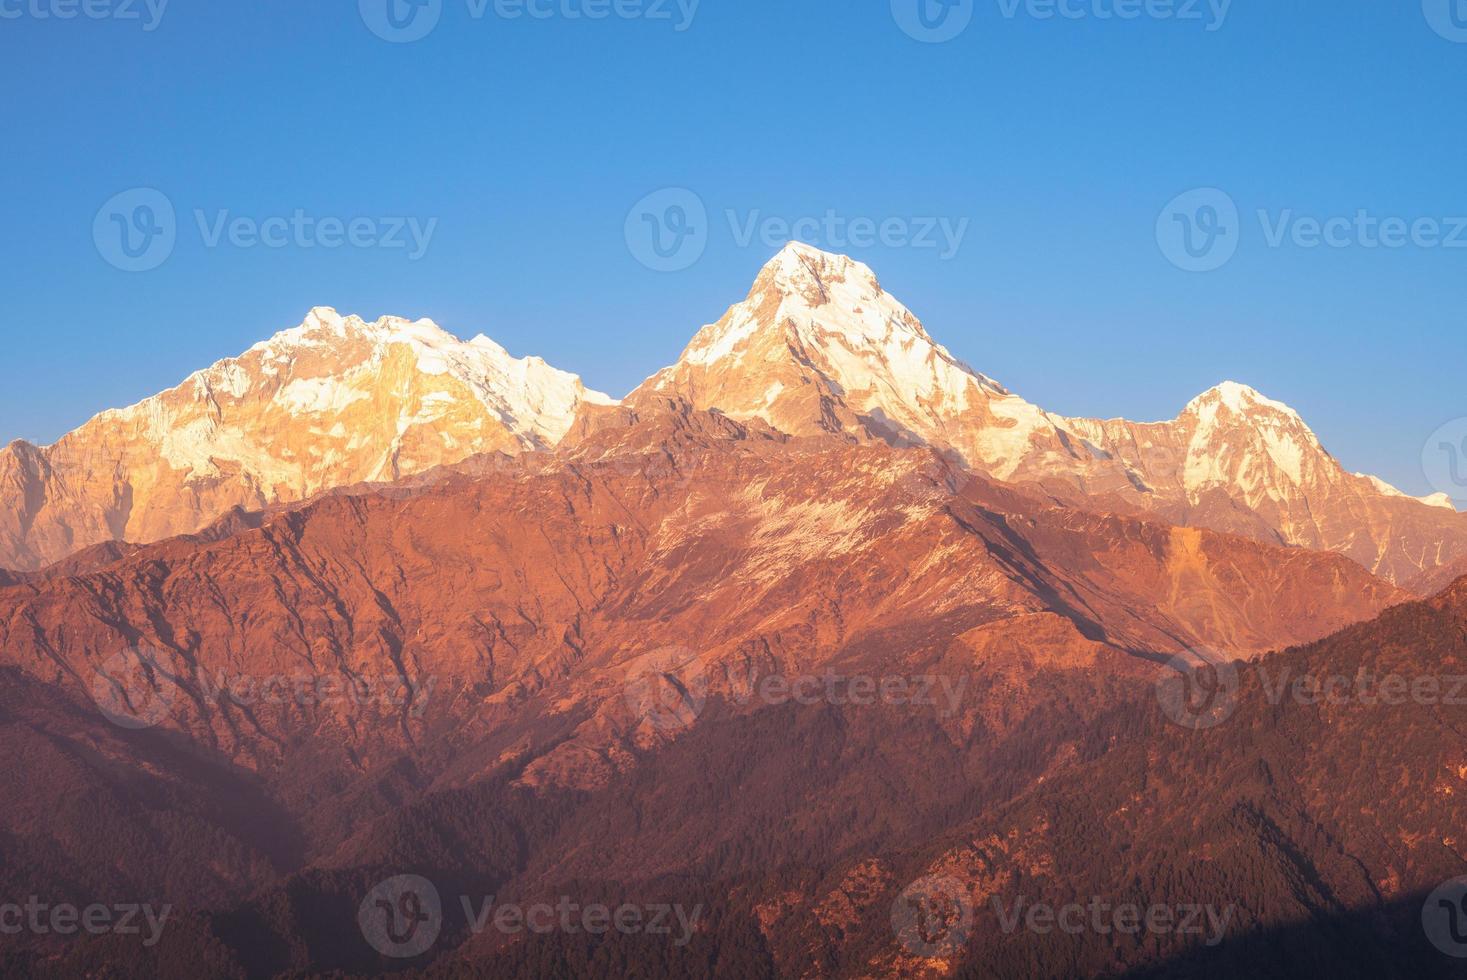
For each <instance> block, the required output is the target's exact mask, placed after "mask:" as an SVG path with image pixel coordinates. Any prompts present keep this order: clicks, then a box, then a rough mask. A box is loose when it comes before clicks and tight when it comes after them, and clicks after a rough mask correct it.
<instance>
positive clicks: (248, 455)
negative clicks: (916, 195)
mask: <svg viewBox="0 0 1467 980" xmlns="http://www.w3.org/2000/svg"><path fill="white" fill-rule="evenodd" d="M669 399H671V400H674V401H676V400H681V401H685V402H686V403H687V404H688V405H689V406H691V407H692V408H694V409H698V410H716V411H720V412H723V413H725V414H727V415H729V416H730V417H732V418H735V419H739V420H743V421H748V420H751V419H755V418H758V419H761V420H763V421H764V422H767V423H768V424H770V425H772V426H773V427H774V428H776V429H779V430H781V431H785V432H789V433H791V434H794V435H811V434H820V433H824V434H840V435H842V436H844V437H846V438H850V439H855V440H857V441H860V440H865V439H877V440H880V441H884V442H887V443H890V444H892V445H895V446H910V445H924V444H925V445H931V446H934V447H937V448H939V449H944V450H951V451H954V452H957V453H958V454H959V455H960V456H961V458H962V459H963V461H964V462H965V463H966V465H968V466H969V467H971V468H972V469H973V470H974V471H975V472H979V473H982V474H984V475H986V476H988V477H991V478H994V479H999V480H1003V481H1008V482H1014V483H1018V484H1026V485H1032V486H1034V487H1036V488H1038V489H1039V490H1041V491H1042V492H1044V493H1047V494H1049V495H1051V496H1053V497H1055V498H1056V499H1060V500H1064V501H1067V502H1070V503H1073V504H1077V505H1083V506H1085V507H1088V508H1089V509H1101V510H1110V511H1114V512H1116V513H1133V514H1151V515H1154V516H1156V517H1159V518H1161V519H1162V520H1165V521H1168V522H1170V523H1174V524H1178V525H1182V526H1198V527H1208V528H1211V529H1214V530H1219V531H1223V532H1225V533H1231V534H1241V535H1245V536H1249V537H1254V538H1256V539H1258V540H1262V541H1267V542H1271V543H1276V544H1285V545H1294V546H1301V547H1307V548H1312V549H1315V550H1328V551H1338V552H1340V553H1343V554H1345V555H1347V556H1348V557H1350V558H1352V559H1353V560H1355V561H1356V562H1358V563H1359V564H1361V565H1364V566H1365V567H1366V568H1367V569H1369V570H1370V571H1372V572H1374V573H1376V574H1379V575H1381V576H1382V577H1384V578H1386V579H1388V580H1390V581H1392V582H1394V583H1396V584H1407V583H1411V582H1434V581H1435V580H1434V579H1432V578H1431V573H1432V572H1433V571H1434V570H1435V569H1437V568H1440V567H1442V566H1450V565H1452V564H1453V563H1455V562H1458V561H1461V560H1463V559H1464V558H1467V517H1464V516H1463V515H1459V514H1457V513H1456V511H1455V510H1454V509H1452V508H1451V507H1450V501H1446V500H1444V499H1443V498H1441V497H1440V496H1436V497H1431V498H1422V499H1418V498H1414V497H1410V496H1408V495H1406V494H1404V493H1403V492H1401V491H1400V490H1397V489H1396V488H1395V487H1392V486H1390V485H1389V484H1388V483H1386V482H1385V481H1383V480H1380V479H1379V478H1376V477H1372V476H1368V475H1364V474H1354V473H1348V472H1346V471H1345V470H1344V469H1343V468H1342V467H1341V466H1340V465H1339V463H1338V462H1337V461H1336V460H1335V458H1334V457H1333V456H1332V455H1331V454H1330V453H1329V452H1328V450H1327V449H1325V447H1324V446H1323V445H1322V444H1321V442H1320V440H1319V439H1318V437H1317V436H1316V435H1315V434H1314V432H1313V431H1312V430H1311V429H1310V428H1309V426H1308V425H1307V423H1305V421H1304V420H1303V418H1302V417H1301V416H1300V415H1299V413H1298V412H1296V411H1295V410H1294V409H1292V408H1290V407H1289V406H1288V405H1286V404H1284V403H1282V402H1278V401H1275V400H1273V399H1271V398H1268V397H1267V396H1265V395H1263V394H1261V393H1260V392H1258V391H1257V390H1256V389H1254V388H1252V387H1249V386H1247V385H1244V384H1240V383H1238V382H1234V381H1225V382H1223V383H1221V384H1219V385H1217V386H1214V387H1213V388H1211V389H1208V390H1207V391H1206V392H1203V393H1202V394H1200V395H1198V396H1197V397H1195V398H1193V399H1192V400H1191V401H1190V402H1188V403H1187V405H1186V406H1184V407H1183V409H1182V410H1181V411H1180V412H1179V413H1178V415H1177V416H1176V417H1175V418H1173V419H1170V420H1164V421H1158V422H1132V421H1129V420H1126V419H1093V418H1082V417H1067V416H1062V415H1057V414H1054V413H1050V412H1047V411H1045V410H1044V409H1042V408H1040V407H1039V406H1037V405H1034V404H1032V403H1030V402H1028V401H1026V400H1025V399H1023V398H1022V397H1020V396H1019V395H1017V394H1015V393H1013V392H1012V391H1010V390H1009V389H1007V388H1005V387H1004V386H1003V385H1002V384H1000V383H999V382H998V381H996V380H994V379H993V378H991V377H989V376H987V375H985V374H983V373H981V372H979V371H976V370H975V369H973V368H972V367H970V366H969V365H968V364H967V363H966V362H964V361H963V360H961V359H959V358H958V357H956V356H954V355H953V354H952V353H951V352H950V351H949V350H948V349H947V348H946V347H944V346H943V345H941V344H940V343H938V342H937V341H936V340H935V339H933V337H932V336H931V335H930V334H929V333H928V332H927V330H926V328H925V327H924V326H923V324H922V323H921V321H920V320H918V318H917V317H916V316H915V315H914V314H913V313H912V312H911V311H910V310H909V309H907V307H905V306H904V305H902V304H901V303H900V301H898V300H897V299H896V298H895V297H893V296H892V295H891V294H890V293H888V292H887V291H886V290H885V289H884V288H883V287H882V286H881V284H880V282H879V280H878V279H877V277H876V274H875V273H874V272H873V271H872V270H871V268H870V267H869V266H867V265H865V264H864V263H861V262H858V261H856V260H855V259H852V258H850V257H848V256H842V255H834V254H831V253H828V252H824V251H821V250H820V249H817V248H814V247H813V246H808V245H804V244H801V243H798V242H792V243H790V244H789V245H787V246H786V247H785V248H783V249H781V250H780V251H779V252H778V253H777V254H776V255H775V256H774V257H773V258H772V259H770V260H769V262H767V263H766V264H765V265H764V267H763V268H762V269H761V270H760V272H759V274H758V275H757V276H756V278H755V280H754V283H753V284H752V286H751V287H750V290H749V292H748V294H747V296H746V297H745V299H744V300H743V301H741V302H739V303H736V304H734V305H733V306H731V307H730V308H729V309H728V311H727V312H726V313H725V314H724V316H723V317H722V318H720V319H719V320H718V321H715V322H714V323H711V324H708V325H706V326H704V327H703V328H701V329H700V330H699V331H697V333H696V334H695V335H694V337H693V338H692V339H691V340H690V342H689V344H688V345H687V347H686V348H685V349H684V351H683V352H682V354H681V356H680V357H679V358H678V360H677V361H676V362H674V363H673V364H672V365H669V366H667V367H665V368H663V369H661V370H659V371H658V372H656V373H654V374H653V375H652V376H650V377H649V378H648V379H647V380H646V381H644V382H643V383H642V384H641V385H639V386H638V387H637V388H636V389H634V390H633V391H632V392H631V393H630V394H629V395H628V396H627V397H626V398H625V399H623V400H621V401H618V400H617V399H613V398H610V397H608V396H606V395H603V394H601V393H599V392H595V391H592V390H590V389H587V388H586V387H585V385H584V384H583V383H582V381H581V380H580V379H579V378H578V377H576V376H574V375H570V374H567V373H566V372H562V371H558V370H557V369H555V368H552V367H550V366H549V365H547V364H545V362H544V361H543V360H541V359H539V358H536V357H525V358H519V359H516V358H513V357H511V356H510V355H509V354H508V353H507V352H506V351H505V350H504V348H503V347H501V346H500V345H499V344H497V343H495V342H494V341H492V340H490V339H489V338H488V337H486V336H484V335H483V334H479V335H478V336H476V337H474V338H473V339H471V340H468V341H463V340H460V339H458V338H457V337H455V336H453V335H452V334H449V333H448V332H447V331H444V330H443V329H442V328H441V327H439V326H438V325H437V324H435V323H433V322H432V321H431V320H413V321H409V320H406V319H403V318H399V317H382V318H379V319H378V320H376V321H372V322H370V323H369V322H367V321H364V320H362V319H361V318H359V317H356V316H345V317H343V316H341V315H340V314H338V313H337V312H336V311H335V310H333V309H331V308H328V307H317V308H314V309H313V310H312V311H311V312H310V313H309V314H308V315H307V316H306V318H305V319H304V321H303V322H302V323H301V324H300V325H299V326H297V327H293V328H290V329H287V330H284V331H280V332H279V333H277V334H275V335H274V336H272V337H271V338H269V339H267V340H265V341H261V342H260V343H258V344H255V345H254V346H253V347H251V348H250V349H249V350H248V351H246V352H245V353H244V354H242V355H240V356H239V357H237V358H226V359H224V360H222V361H219V362H217V363H216V364H214V365H212V366H210V367H208V368H205V369H203V370H201V371H197V372H195V373H194V374H192V375H190V376H189V377H188V378H186V379H185V380H184V381H183V382H182V383H181V384H180V385H178V386H176V387H175V388H173V389H169V390H168V391H165V392H162V393H159V394H158V395H154V396H151V397H150V398H148V399H144V400H143V401H141V402H139V403H137V404H135V405H132V406H129V407H127V408H124V409H113V410H108V411H105V412H102V413H99V414H98V415H97V416H95V417H94V418H93V419H92V420H90V421H89V422H87V423H86V424H85V425H83V426H82V427H80V428H79V429H77V430H74V431H73V432H72V433H68V434H67V435H66V436H63V437H62V438H61V439H60V440H58V441H57V442H56V443H54V444H52V445H51V446H46V447H36V446H32V445H30V444H28V443H24V442H15V443H12V444H11V445H10V446H9V447H7V448H6V449H3V450H0V568H12V569H15V570H19V571H28V570H34V569H37V568H40V567H44V566H45V565H48V564H50V563H52V562H54V561H57V560H60V559H62V558H65V557H67V556H69V555H70V554H72V553H74V552H75V551H78V550H80V549H83V548H86V547H90V546H93V545H97V544H101V543H106V542H109V541H126V542H130V543H146V542H148V541H153V540H158V539H160V538H163V537H169V536H172V535H175V534H179V533H190V532H193V531H197V530H200V529H202V528H203V527H206V526H207V525H208V524H210V523H211V522H212V521H213V520H214V519H215V518H217V517H218V516H219V515H221V514H223V513H226V512H228V511H229V510H230V509H231V508H234V507H239V506H243V507H245V508H246V509H250V510H260V509H264V508H267V507H269V506H272V505H275V504H278V503H289V502H293V501H298V500H301V499H306V498H308V497H310V496H312V495H314V494H316V493H319V492H322V491H324V490H329V489H331V488H332V487H334V486H345V485H351V484H355V483H359V482H372V481H378V482H380V481H391V480H396V479H401V478H403V477H405V476H410V475H413V474H415V473H420V472H423V471H424V470H427V469H429V468H431V467H433V466H437V465H442V464H445V463H454V462H458V461H460V460H463V459H467V458H469V457H472V456H474V455H478V454H482V453H497V452H498V453H510V454H514V453H519V452H524V451H527V450H537V451H539V450H550V449H554V448H556V447H557V446H559V445H560V443H561V442H562V440H564V439H565V438H566V436H567V434H568V433H571V432H572V431H574V430H577V429H579V428H581V427H584V426H586V425H592V426H594V425H595V424H597V423H596V421H595V419H596V417H598V416H599V415H602V414H604V413H606V412H610V411H615V410H618V408H624V409H627V410H631V411H637V410H645V409H649V408H659V407H660V406H662V405H663V404H664V403H666V402H667V401H668V400H669Z"/></svg>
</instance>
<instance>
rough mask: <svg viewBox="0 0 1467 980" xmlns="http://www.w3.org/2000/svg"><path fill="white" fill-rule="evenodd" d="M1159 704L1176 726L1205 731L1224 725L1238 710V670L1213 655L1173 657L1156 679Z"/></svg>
mask: <svg viewBox="0 0 1467 980" xmlns="http://www.w3.org/2000/svg"><path fill="white" fill-rule="evenodd" d="M1156 700H1157V702H1158V703H1159V704H1160V705H1161V710H1162V713H1163V714H1165V715H1166V716H1167V719H1168V720H1169V721H1171V722H1172V723H1173V724H1175V725H1180V726H1181V727H1183V728H1189V729H1191V730H1193V731H1201V730H1203V729H1206V728H1214V727H1216V726H1218V725H1221V724H1222V723H1223V722H1225V721H1227V720H1228V719H1229V718H1231V717H1232V716H1233V712H1234V711H1235V710H1237V707H1238V666H1237V664H1235V663H1233V661H1231V660H1229V659H1228V658H1226V657H1224V656H1220V655H1218V654H1215V653H1212V652H1210V651H1199V650H1188V651H1186V652H1185V653H1179V654H1177V655H1176V656H1175V657H1172V658H1171V659H1170V660H1168V661H1167V662H1166V664H1165V665H1163V666H1162V668H1161V673H1160V675H1159V676H1158V677H1157V679H1156Z"/></svg>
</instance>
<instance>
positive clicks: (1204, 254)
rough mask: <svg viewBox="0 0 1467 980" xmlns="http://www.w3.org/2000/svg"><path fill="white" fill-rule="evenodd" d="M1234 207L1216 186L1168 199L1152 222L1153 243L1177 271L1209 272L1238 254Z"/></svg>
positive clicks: (1237, 230) (1239, 230)
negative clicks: (1153, 226)
mask: <svg viewBox="0 0 1467 980" xmlns="http://www.w3.org/2000/svg"><path fill="white" fill-rule="evenodd" d="M1241 230H1242V225H1241V223H1240V222H1239V220H1238V205H1237V204H1235V203H1234V202H1233V199H1232V198H1231V197H1229V196H1228V195H1227V194H1225V193H1224V192H1222V191H1220V190H1218V189H1217V188H1216V187H1204V188H1201V189H1199V190H1195V191H1188V192H1187V193H1185V194H1180V195H1178V196H1177V197H1174V198H1172V200H1171V202H1170V203H1169V204H1167V206H1166V207H1165V208H1162V211H1161V215H1160V216H1159V217H1158V218H1157V219H1156V244H1157V245H1159V246H1160V247H1161V254H1162V255H1165V256H1166V258H1167V261H1168V262H1170V263H1171V264H1172V265H1174V266H1176V267H1177V268H1178V269H1182V270H1185V271H1187V272H1212V271H1213V270H1214V269H1221V268H1222V267H1223V266H1225V265H1227V264H1228V262H1230V261H1231V260H1232V258H1233V256H1234V255H1235V254H1237V251H1238V237H1239V233H1240V232H1241Z"/></svg>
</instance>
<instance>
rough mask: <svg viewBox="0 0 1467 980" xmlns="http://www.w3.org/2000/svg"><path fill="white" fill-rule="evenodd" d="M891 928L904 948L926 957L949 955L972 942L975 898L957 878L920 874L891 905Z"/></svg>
mask: <svg viewBox="0 0 1467 980" xmlns="http://www.w3.org/2000/svg"><path fill="white" fill-rule="evenodd" d="M891 928H892V932H894V933H896V937H897V941H898V942H899V943H901V944H902V948H903V949H905V950H906V951H907V952H908V953H911V954H912V955H913V956H920V957H922V958H923V959H931V958H939V957H940V958H947V957H950V956H953V955H955V954H956V953H958V952H960V951H961V950H962V949H963V947H964V946H966V945H967V944H968V936H969V935H971V934H972V932H973V899H972V897H971V896H970V895H969V894H968V886H967V885H965V884H963V883H962V882H961V881H958V880H957V879H956V878H949V877H945V876H941V875H928V876H927V877H925V878H918V879H917V880H916V881H914V882H912V883H911V884H910V885H908V886H907V887H906V888H904V889H903V890H902V893H901V894H900V895H898V896H897V898H896V901H895V902H893V903H892V906H891Z"/></svg>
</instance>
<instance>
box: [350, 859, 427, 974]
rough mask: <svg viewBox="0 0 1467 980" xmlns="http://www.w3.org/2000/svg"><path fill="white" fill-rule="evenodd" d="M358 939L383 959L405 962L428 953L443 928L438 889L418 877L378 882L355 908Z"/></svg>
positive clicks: (402, 877) (403, 877)
mask: <svg viewBox="0 0 1467 980" xmlns="http://www.w3.org/2000/svg"><path fill="white" fill-rule="evenodd" d="M357 925H359V926H361V929H362V937H363V938H364V939H366V940H367V942H368V943H370V944H371V946H372V948H373V949H375V950H376V951H377V952H379V953H381V954H382V955H383V956H392V957H395V958H398V959H408V958H409V957H413V956H419V955H421V954H423V953H425V952H427V951H428V948H429V947H431V946H432V945H433V944H434V943H435V942H437V941H438V932H439V930H440V929H442V928H443V902H442V900H441V899H440V898H439V897H438V889H437V888H435V887H434V886H433V883H432V882H431V881H429V880H428V879H427V878H424V877H422V876H421V875H397V876H396V877H393V878H388V879H387V880H386V881H383V882H380V883H379V884H378V885H377V887H375V888H373V889H372V890H371V891H370V892H368V893H367V897H366V898H364V899H362V904H361V905H360V906H359V907H358V908H357Z"/></svg>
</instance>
